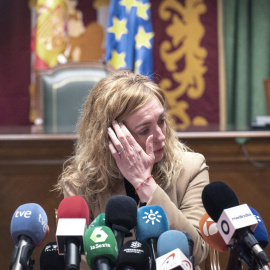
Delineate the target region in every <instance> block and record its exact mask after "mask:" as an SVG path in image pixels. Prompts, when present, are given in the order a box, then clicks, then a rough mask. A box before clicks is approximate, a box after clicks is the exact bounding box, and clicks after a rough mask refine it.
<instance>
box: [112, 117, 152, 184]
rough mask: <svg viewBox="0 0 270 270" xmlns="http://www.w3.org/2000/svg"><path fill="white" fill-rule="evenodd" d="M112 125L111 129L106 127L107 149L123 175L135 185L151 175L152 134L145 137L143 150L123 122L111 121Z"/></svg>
mask: <svg viewBox="0 0 270 270" xmlns="http://www.w3.org/2000/svg"><path fill="white" fill-rule="evenodd" d="M112 125H113V129H112V128H108V134H109V137H110V141H109V149H110V151H111V153H112V155H113V157H114V158H115V161H116V164H117V166H118V168H119V170H120V171H121V173H122V174H123V176H124V177H125V178H126V179H127V180H128V181H129V182H130V183H131V184H132V185H133V186H134V187H136V186H137V185H138V183H140V182H141V181H142V180H144V179H146V178H147V177H148V176H149V175H151V172H152V169H153V166H154V161H155V155H154V149H153V135H150V136H149V137H148V138H147V140H146V149H145V151H144V150H143V149H142V147H141V146H140V145H139V144H138V143H137V141H136V140H135V139H134V137H133V136H132V134H131V133H130V131H129V130H128V129H127V127H126V126H125V125H124V124H123V123H117V122H116V121H113V123H112Z"/></svg>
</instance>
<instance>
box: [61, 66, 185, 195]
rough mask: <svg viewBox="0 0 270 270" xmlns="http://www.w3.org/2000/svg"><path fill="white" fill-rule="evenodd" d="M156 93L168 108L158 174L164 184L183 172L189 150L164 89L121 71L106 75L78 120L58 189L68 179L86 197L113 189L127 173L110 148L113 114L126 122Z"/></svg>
mask: <svg viewBox="0 0 270 270" xmlns="http://www.w3.org/2000/svg"><path fill="white" fill-rule="evenodd" d="M153 95H155V96H156V97H157V98H158V100H159V101H160V103H161V104H162V106H163V107H164V108H165V111H166V113H165V122H166V139H165V153H164V156H163V158H162V160H161V161H159V162H158V163H156V164H155V165H154V168H153V175H154V179H155V180H156V182H157V183H158V184H159V185H160V186H161V187H162V188H164V189H165V188H167V187H168V186H170V184H171V181H172V179H174V177H177V176H178V175H179V172H180V169H181V156H182V153H183V151H187V150H188V149H187V147H186V146H185V145H184V144H182V143H180V142H179V140H178V139H177V138H176V137H175V136H174V130H173V128H172V126H171V124H170V121H169V116H168V114H167V110H166V109H167V108H166V106H167V105H166V99H165V95H164V92H163V91H162V90H161V89H160V88H159V87H158V85H156V84H155V83H154V82H152V81H151V80H150V79H149V78H148V77H146V76H142V75H136V74H133V73H131V72H127V71H124V72H123V71H120V72H115V73H113V74H112V75H110V76H108V77H105V78H103V79H101V80H100V81H99V82H98V83H97V84H96V86H95V87H94V88H93V90H92V91H90V93H89V95H88V97H87V99H86V102H85V104H84V110H83V111H82V114H81V116H80V119H79V122H78V131H79V138H78V140H77V142H76V147H75V155H73V156H72V157H71V158H70V159H68V160H67V161H66V162H65V164H64V170H63V173H62V174H61V176H60V178H59V181H58V183H57V185H56V189H57V190H59V191H62V192H63V190H64V188H65V183H66V182H69V183H72V184H73V185H75V186H76V187H77V189H78V192H79V193H80V195H81V196H83V197H85V198H92V199H94V198H95V196H96V194H98V193H100V192H104V191H105V190H107V189H113V188H114V187H115V186H116V185H117V183H119V180H122V179H123V176H122V174H121V172H120V170H119V169H118V167H117V165H116V162H115V160H114V158H113V156H112V155H111V152H110V150H109V147H108V142H109V137H108V134H107V130H108V127H109V126H111V123H112V121H113V120H114V119H115V120H117V121H119V122H122V121H124V120H125V118H126V117H128V116H130V115H132V114H133V113H134V112H136V111H137V110H138V109H139V108H141V107H142V106H143V105H144V104H145V103H146V102H147V101H148V100H149V99H150V98H151V97H153Z"/></svg>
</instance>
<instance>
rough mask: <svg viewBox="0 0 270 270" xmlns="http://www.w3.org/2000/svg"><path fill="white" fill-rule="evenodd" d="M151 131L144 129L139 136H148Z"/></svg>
mask: <svg viewBox="0 0 270 270" xmlns="http://www.w3.org/2000/svg"><path fill="white" fill-rule="evenodd" d="M148 131H149V129H148V128H147V129H144V130H143V131H141V132H140V133H139V134H140V135H146V134H147V133H148Z"/></svg>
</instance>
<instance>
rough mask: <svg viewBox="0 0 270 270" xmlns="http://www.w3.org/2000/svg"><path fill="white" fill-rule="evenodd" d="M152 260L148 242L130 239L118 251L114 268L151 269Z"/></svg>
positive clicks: (120, 269) (122, 269)
mask: <svg viewBox="0 0 270 270" xmlns="http://www.w3.org/2000/svg"><path fill="white" fill-rule="evenodd" d="M152 260H153V259H152V256H151V248H150V245H149V244H148V243H146V242H144V241H137V240H130V241H128V242H126V243H125V244H124V245H123V247H122V249H121V250H120V251H119V255H118V259H117V262H116V270H151V269H152Z"/></svg>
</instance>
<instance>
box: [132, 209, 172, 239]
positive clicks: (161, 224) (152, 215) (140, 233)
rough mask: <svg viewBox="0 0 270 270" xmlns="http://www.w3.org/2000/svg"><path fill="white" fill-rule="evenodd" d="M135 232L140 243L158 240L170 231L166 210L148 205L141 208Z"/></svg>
mask: <svg viewBox="0 0 270 270" xmlns="http://www.w3.org/2000/svg"><path fill="white" fill-rule="evenodd" d="M134 230H135V234H136V238H137V240H139V241H146V240H148V239H150V238H158V237H159V236H160V235H161V234H162V233H164V232H166V231H168V230H169V222H168V218H167V215H166V213H165V211H164V209H163V208H162V207H161V206H159V205H147V206H143V207H141V208H139V209H138V213H137V225H136V226H135V228H134Z"/></svg>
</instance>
